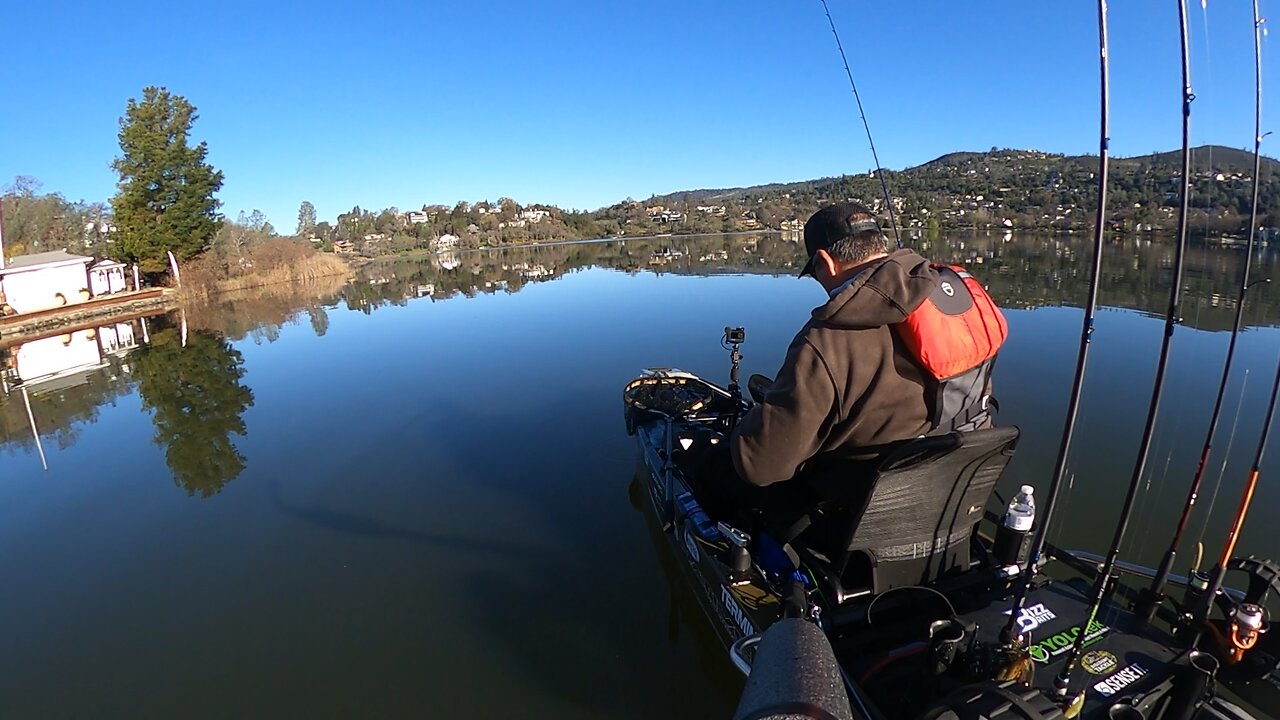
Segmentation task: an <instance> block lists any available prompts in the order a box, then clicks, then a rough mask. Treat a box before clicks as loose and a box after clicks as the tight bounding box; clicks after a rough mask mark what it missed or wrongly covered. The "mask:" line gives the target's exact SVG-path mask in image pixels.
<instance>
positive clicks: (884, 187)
mask: <svg viewBox="0 0 1280 720" xmlns="http://www.w3.org/2000/svg"><path fill="white" fill-rule="evenodd" d="M822 10H823V12H825V13H826V14H827V22H828V23H829V24H830V25H831V34H832V35H834V36H835V38H836V49H838V50H839V51H840V61H841V62H843V63H844V74H845V76H847V77H848V78H849V87H851V88H853V99H854V101H855V102H857V103H858V115H859V116H861V117H862V128H863V129H864V130H866V131H867V144H868V145H870V146H871V159H872V160H873V161H875V164H876V177H877V178H879V179H880V191H881V192H882V193H884V204H885V207H887V208H889V223H890V224H891V225H893V241H894V242H895V243H897V245H898V247H899V248H901V247H902V236H901V235H899V234H898V218H897V216H896V215H895V214H894V212H893V198H892V197H890V196H889V183H888V182H886V181H885V179H884V168H882V167H880V156H879V155H878V154H877V153H876V141H875V140H872V139H871V125H870V124H869V123H868V122H867V113H866V112H865V111H864V110H863V109H862V96H861V95H859V94H858V84H857V83H855V82H854V81H853V71H852V70H850V69H849V58H848V57H846V56H845V54H844V44H843V43H841V42H840V33H838V32H836V21H835V20H833V19H831V8H829V7H827V0H822Z"/></svg>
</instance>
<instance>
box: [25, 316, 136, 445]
mask: <svg viewBox="0 0 1280 720" xmlns="http://www.w3.org/2000/svg"><path fill="white" fill-rule="evenodd" d="M145 323H146V319H145V318H143V319H137V320H130V321H127V322H118V323H113V324H110V325H104V326H102V327H93V328H79V329H71V330H69V331H66V332H61V333H59V334H56V335H49V336H47V337H39V338H35V339H32V340H29V341H27V342H24V343H22V344H20V345H12V346H9V347H3V348H0V391H2V394H0V447H10V448H12V449H20V450H28V449H32V448H33V447H34V448H35V449H36V450H37V451H38V453H39V454H40V456H41V460H42V463H44V464H46V465H47V460H46V458H45V452H44V445H43V442H42V439H41V438H44V439H46V440H49V439H51V440H53V441H54V445H55V446H56V447H57V448H59V449H66V448H68V447H71V446H72V445H74V444H75V442H76V440H77V439H78V438H79V431H78V428H77V424H78V423H92V422H95V421H96V420H97V417H98V408H99V407H100V406H102V405H104V404H107V403H114V402H115V400H116V399H117V398H120V397H123V396H125V395H128V394H129V392H130V391H131V389H132V379H131V377H130V370H131V368H130V366H129V364H128V363H127V362H126V361H125V356H126V355H128V354H129V351H130V350H132V349H134V348H136V347H137V346H138V344H139V343H140V342H141V341H142V340H143V338H145V336H146V329H145V328H146V326H145Z"/></svg>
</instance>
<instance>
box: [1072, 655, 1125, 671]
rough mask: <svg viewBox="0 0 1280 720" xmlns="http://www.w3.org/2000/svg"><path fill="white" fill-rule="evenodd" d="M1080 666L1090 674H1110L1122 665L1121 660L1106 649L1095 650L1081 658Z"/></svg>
mask: <svg viewBox="0 0 1280 720" xmlns="http://www.w3.org/2000/svg"><path fill="white" fill-rule="evenodd" d="M1080 666H1081V667H1083V668H1084V669H1085V672H1087V673H1089V674H1090V675H1110V674H1111V673H1112V672H1114V671H1115V669H1116V668H1118V667H1120V661H1119V660H1117V659H1116V656H1115V655H1112V654H1111V653H1109V652H1107V651H1106V650H1093V651H1090V652H1087V653H1085V654H1084V657H1082V658H1080Z"/></svg>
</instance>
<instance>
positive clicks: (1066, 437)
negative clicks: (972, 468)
mask: <svg viewBox="0 0 1280 720" xmlns="http://www.w3.org/2000/svg"><path fill="white" fill-rule="evenodd" d="M1107 69H1108V67H1107V0H1098V76H1099V83H1098V91H1099V93H1098V94H1099V103H1098V106H1099V112H1098V114H1099V122H1098V212H1097V215H1096V217H1095V219H1094V229H1093V262H1092V263H1091V264H1090V268H1089V272H1090V275H1089V293H1088V297H1087V299H1086V301H1085V309H1084V316H1083V318H1082V319H1081V326H1080V346H1079V349H1078V351H1077V355H1076V370H1075V378H1074V379H1073V380H1072V383H1071V393H1070V396H1069V399H1068V400H1067V413H1066V418H1065V419H1064V421H1063V428H1062V440H1061V442H1060V444H1059V445H1058V457H1057V459H1056V460H1055V461H1054V469H1053V477H1052V479H1051V480H1050V481H1049V492H1048V497H1047V498H1046V500H1045V505H1044V513H1043V515H1042V516H1041V517H1040V518H1039V519H1038V520H1037V522H1036V525H1038V527H1037V528H1036V531H1035V536H1034V538H1033V539H1032V542H1031V550H1030V554H1029V555H1028V560H1027V564H1026V570H1025V571H1024V572H1023V573H1022V576H1021V582H1019V583H1018V591H1017V593H1015V595H1014V600H1013V607H1012V608H1011V609H1010V611H1009V622H1008V623H1007V624H1006V625H1005V627H1004V629H1003V630H1002V631H1001V633H1000V640H1001V642H1002V643H1003V644H1004V645H1005V646H1006V647H1009V648H1012V647H1015V646H1019V647H1024V648H1025V647H1027V646H1026V644H1025V643H1023V637H1022V635H1023V634H1022V632H1021V629H1020V628H1019V626H1018V618H1020V617H1021V616H1022V610H1023V608H1024V607H1026V604H1027V595H1028V594H1029V593H1030V590H1031V582H1032V580H1033V579H1034V577H1035V575H1036V567H1037V565H1038V564H1039V563H1040V560H1041V555H1042V554H1043V553H1044V547H1045V542H1046V540H1047V538H1048V529H1049V527H1050V526H1051V523H1050V521H1051V520H1052V518H1053V510H1054V505H1055V504H1056V503H1057V501H1058V495H1059V494H1060V493H1061V490H1062V480H1063V477H1064V476H1065V475H1066V471H1067V455H1068V453H1069V451H1070V449H1071V439H1072V435H1073V434H1074V433H1075V426H1076V418H1077V417H1078V415H1079V410H1080V395H1081V390H1082V388H1083V387H1084V374H1085V367H1086V366H1087V364H1088V360H1089V345H1090V341H1091V340H1092V337H1093V327H1094V320H1095V317H1096V316H1097V312H1098V281H1099V279H1100V278H1101V277H1102V244H1103V237H1104V234H1105V232H1106V217H1107V179H1108V176H1107V173H1108V170H1109V169H1110V162H1109V160H1110V158H1109V156H1108V154H1107V150H1108V147H1109V145H1110V142H1111V139H1110V137H1108V123H1107V114H1108V110H1109V108H1110V102H1109V101H1110V95H1109V91H1110V84H1109V82H1108V73H1107ZM1080 634H1081V635H1082V636H1083V635H1084V634H1085V633H1083V632H1082V633H1080Z"/></svg>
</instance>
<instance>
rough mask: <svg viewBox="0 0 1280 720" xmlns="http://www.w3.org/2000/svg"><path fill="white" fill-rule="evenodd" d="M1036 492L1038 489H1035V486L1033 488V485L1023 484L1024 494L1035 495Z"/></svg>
mask: <svg viewBox="0 0 1280 720" xmlns="http://www.w3.org/2000/svg"><path fill="white" fill-rule="evenodd" d="M1035 492H1036V489H1035V488H1033V487H1031V486H1030V485H1023V486H1022V494H1023V495H1034V494H1035Z"/></svg>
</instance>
